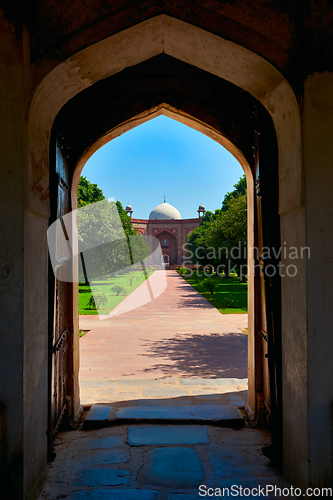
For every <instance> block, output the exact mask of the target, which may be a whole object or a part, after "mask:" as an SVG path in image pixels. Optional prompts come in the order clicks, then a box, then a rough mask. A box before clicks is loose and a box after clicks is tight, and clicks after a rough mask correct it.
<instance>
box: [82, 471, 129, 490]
mask: <svg viewBox="0 0 333 500" xmlns="http://www.w3.org/2000/svg"><path fill="white" fill-rule="evenodd" d="M129 474H130V472H129V471H128V470H113V469H86V470H78V471H77V473H76V477H77V478H76V480H75V481H74V484H78V485H79V484H80V485H81V484H82V485H86V486H116V485H118V484H127V483H128V481H129V478H128V477H125V476H128V475H129Z"/></svg>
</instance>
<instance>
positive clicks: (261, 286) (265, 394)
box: [255, 136, 271, 423]
mask: <svg viewBox="0 0 333 500" xmlns="http://www.w3.org/2000/svg"><path fill="white" fill-rule="evenodd" d="M256 146H257V147H256V156H255V200H256V229H257V238H256V239H257V242H256V246H257V248H256V252H257V255H258V263H259V267H258V266H257V272H256V279H257V290H258V298H259V302H260V304H259V306H258V305H257V315H258V318H257V322H256V325H257V332H256V334H257V335H259V336H260V337H261V349H260V352H261V370H262V393H261V395H260V396H259V397H260V401H258V402H257V403H258V406H259V407H260V406H261V408H260V409H259V411H261V410H262V411H263V414H264V415H266V420H267V423H269V416H270V413H271V393H270V374H269V366H268V331H267V304H266V286H265V254H264V235H263V223H262V222H263V221H262V200H261V196H262V193H261V183H260V167H259V136H258V137H257V145H256Z"/></svg>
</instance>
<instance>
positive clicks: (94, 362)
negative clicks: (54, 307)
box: [39, 271, 289, 500]
mask: <svg viewBox="0 0 333 500" xmlns="http://www.w3.org/2000/svg"><path fill="white" fill-rule="evenodd" d="M167 276H168V287H167V289H166V290H165V292H164V293H163V294H162V295H160V296H159V297H158V298H156V299H155V300H154V301H152V302H149V303H146V305H144V306H142V307H141V308H140V309H135V310H131V311H130V310H128V312H126V313H125V314H123V315H118V316H114V317H112V318H109V319H107V320H105V321H99V320H98V318H96V317H84V318H82V321H81V328H83V329H91V331H90V332H89V333H88V334H87V335H86V336H85V337H83V338H82V339H81V340H80V344H81V359H82V361H81V363H82V364H81V396H82V398H83V401H86V402H87V403H88V402H90V403H97V402H98V401H100V402H101V403H102V404H100V405H94V406H93V407H92V408H91V410H90V411H89V413H88V416H87V417H86V421H85V425H84V429H86V430H79V431H77V432H62V433H60V434H59V435H58V437H57V439H56V442H55V451H56V454H57V456H56V458H55V461H54V462H52V463H51V464H49V467H48V480H47V484H46V486H45V488H44V490H43V492H42V494H41V496H40V497H39V500H56V499H60V498H65V499H67V500H198V499H201V498H221V497H222V493H221V492H222V489H223V488H229V489H230V490H229V497H231V496H232V493H233V494H234V496H235V493H236V494H237V492H238V493H239V496H238V498H248V499H252V498H258V496H257V494H258V488H264V490H263V491H265V492H266V490H265V488H266V486H268V487H269V488H274V487H277V488H284V487H287V486H288V485H287V483H286V482H285V481H284V480H283V478H282V476H281V475H280V474H279V472H278V471H277V470H275V469H274V468H273V467H272V465H271V464H270V462H269V460H268V459H267V458H265V457H264V456H263V454H262V452H261V448H262V446H264V445H265V444H268V443H269V442H270V435H269V433H267V432H266V431H263V430H257V429H250V428H249V427H242V428H239V427H241V425H242V426H243V425H244V420H243V418H242V417H241V414H240V411H239V408H241V407H242V406H243V405H244V402H245V401H246V389H247V385H246V382H247V379H246V377H247V342H246V341H247V337H246V336H245V335H244V334H243V333H241V331H240V330H241V329H243V328H245V327H246V326H247V325H246V321H247V317H246V315H228V316H224V315H221V314H220V313H219V312H218V311H216V310H215V309H214V308H213V307H212V306H211V305H210V304H209V303H208V302H207V301H205V299H203V298H202V297H201V296H200V295H199V294H198V293H197V292H196V291H195V290H194V289H193V288H192V287H190V286H189V285H188V284H187V283H186V282H185V281H184V280H183V279H182V278H180V277H179V276H178V275H177V274H176V273H174V272H172V271H170V272H168V275H167ZM156 278H158V274H157V275H156V274H155V278H154V279H156ZM132 298H133V297H132ZM130 300H131V299H129V301H130ZM137 300H138V297H135V296H134V299H133V303H135V302H136V303H138V302H137ZM129 301H127V304H125V306H126V307H127V306H128V305H129ZM118 311H119V310H118ZM103 401H105V402H104V404H103ZM112 401H114V402H112ZM154 415H156V419H157V420H155V421H153V422H149V423H140V421H141V420H147V419H148V420H150V419H151V418H154ZM193 415H194V416H196V417H195V423H191V424H188V421H192V419H193ZM126 419H127V421H126ZM129 421H132V423H131V424H129ZM133 421H136V423H133ZM162 421H164V422H165V423H164V424H163V423H162ZM206 421H208V423H207V422H206ZM99 422H100V423H103V426H105V428H101V429H98V430H96V429H91V426H92V424H94V425H95V424H98V423H99ZM200 422H201V425H198V424H199V423H200ZM213 422H215V424H216V423H217V422H218V423H219V426H216V425H211V424H212V423H213ZM227 422H228V425H233V426H234V427H237V430H235V429H232V428H227V427H226V425H227ZM240 424H241V425H240ZM87 429H90V430H87ZM208 488H213V490H212V489H209V490H208ZM231 488H233V489H232V490H231ZM242 488H243V490H242ZM252 488H255V490H254V491H253V492H252V493H253V494H251V492H250V489H252ZM207 492H208V495H206V493H207ZM224 492H225V493H224V497H225V498H228V494H227V492H226V490H224ZM214 493H216V495H214ZM242 493H243V494H242ZM261 494H262V493H261ZM265 498H280V496H279V495H277V496H275V492H274V491H273V492H272V490H271V489H269V490H267V496H266V497H265ZM284 498H289V497H284Z"/></svg>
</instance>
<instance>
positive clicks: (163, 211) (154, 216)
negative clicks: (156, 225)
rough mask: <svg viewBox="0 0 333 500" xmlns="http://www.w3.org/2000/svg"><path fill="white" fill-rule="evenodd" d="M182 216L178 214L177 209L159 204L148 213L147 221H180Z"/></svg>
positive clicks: (165, 204) (166, 204) (165, 203)
mask: <svg viewBox="0 0 333 500" xmlns="http://www.w3.org/2000/svg"><path fill="white" fill-rule="evenodd" d="M181 218H182V216H181V215H180V213H179V212H178V210H177V208H175V207H173V206H172V205H170V204H169V203H167V202H164V203H161V204H160V205H158V206H157V207H156V208H154V210H152V211H151V212H150V215H149V220H160V219H181Z"/></svg>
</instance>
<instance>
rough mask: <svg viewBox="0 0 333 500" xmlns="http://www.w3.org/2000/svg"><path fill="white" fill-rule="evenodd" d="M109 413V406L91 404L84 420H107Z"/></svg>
mask: <svg viewBox="0 0 333 500" xmlns="http://www.w3.org/2000/svg"><path fill="white" fill-rule="evenodd" d="M109 413H110V408H109V407H108V406H99V405H93V406H92V407H91V409H90V410H89V412H88V415H87V416H86V418H85V421H86V422H89V421H90V420H93V421H99V422H103V421H107V420H108V417H109Z"/></svg>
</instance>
